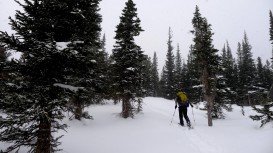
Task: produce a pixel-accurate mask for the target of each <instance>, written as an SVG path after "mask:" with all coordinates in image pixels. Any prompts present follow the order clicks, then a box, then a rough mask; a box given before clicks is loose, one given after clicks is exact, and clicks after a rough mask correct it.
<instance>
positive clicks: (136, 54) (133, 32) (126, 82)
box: [112, 0, 144, 118]
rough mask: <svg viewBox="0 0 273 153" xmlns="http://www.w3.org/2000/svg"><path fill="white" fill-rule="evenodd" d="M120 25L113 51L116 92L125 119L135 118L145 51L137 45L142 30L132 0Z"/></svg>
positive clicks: (128, 2) (121, 18) (127, 5)
mask: <svg viewBox="0 0 273 153" xmlns="http://www.w3.org/2000/svg"><path fill="white" fill-rule="evenodd" d="M122 12H123V13H122V16H121V17H120V23H119V24H118V26H117V30H116V36H115V39H116V45H115V46H114V50H113V59H114V61H115V62H114V65H113V67H114V68H113V72H112V74H113V75H114V81H115V85H116V92H117V93H119V97H120V99H122V112H121V115H122V117H124V118H128V117H133V105H132V102H133V101H134V100H135V98H136V97H137V95H138V94H139V92H142V91H141V84H142V74H141V72H142V71H141V68H142V61H143V59H144V55H143V51H142V50H141V48H140V47H139V46H138V45H137V44H136V43H135V40H134V37H136V36H138V35H139V34H140V32H141V31H143V30H142V28H141V26H140V19H139V18H138V16H137V8H136V6H135V4H134V2H133V1H132V0H128V1H127V2H126V6H125V8H124V9H123V11H122Z"/></svg>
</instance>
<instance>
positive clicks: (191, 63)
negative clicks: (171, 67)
mask: <svg viewBox="0 0 273 153" xmlns="http://www.w3.org/2000/svg"><path fill="white" fill-rule="evenodd" d="M186 65H187V68H186V67H185V66H184V67H183V69H184V70H183V71H186V74H185V77H184V78H185V79H184V86H185V90H186V91H187V93H188V96H189V98H190V100H191V101H192V102H194V103H197V102H200V101H202V100H203V94H202V86H201V82H200V71H199V66H198V61H197V60H196V55H195V54H194V53H193V45H191V46H190V50H189V55H188V60H187V64H186ZM185 68H186V69H185Z"/></svg>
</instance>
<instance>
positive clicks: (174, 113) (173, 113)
mask: <svg viewBox="0 0 273 153" xmlns="http://www.w3.org/2000/svg"><path fill="white" fill-rule="evenodd" d="M175 112H176V108H175V109H174V112H173V117H174V115H175ZM173 117H172V120H171V123H170V125H171V124H172V123H173Z"/></svg>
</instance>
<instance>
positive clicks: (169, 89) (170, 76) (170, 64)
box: [163, 28, 176, 99]
mask: <svg viewBox="0 0 273 153" xmlns="http://www.w3.org/2000/svg"><path fill="white" fill-rule="evenodd" d="M167 45H168V49H167V55H166V61H165V71H163V73H164V75H165V76H166V82H165V83H164V84H165V85H164V89H165V90H164V91H165V93H163V95H164V96H163V97H164V98H167V99H173V98H175V92H176V91H175V85H176V83H175V73H174V71H175V64H174V55H173V46H172V32H171V28H169V38H168V42H167Z"/></svg>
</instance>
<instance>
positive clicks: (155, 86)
mask: <svg viewBox="0 0 273 153" xmlns="http://www.w3.org/2000/svg"><path fill="white" fill-rule="evenodd" d="M151 77H152V93H153V94H152V96H154V97H157V96H159V74H158V59H157V55H156V52H154V56H153V62H152V69H151Z"/></svg>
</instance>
